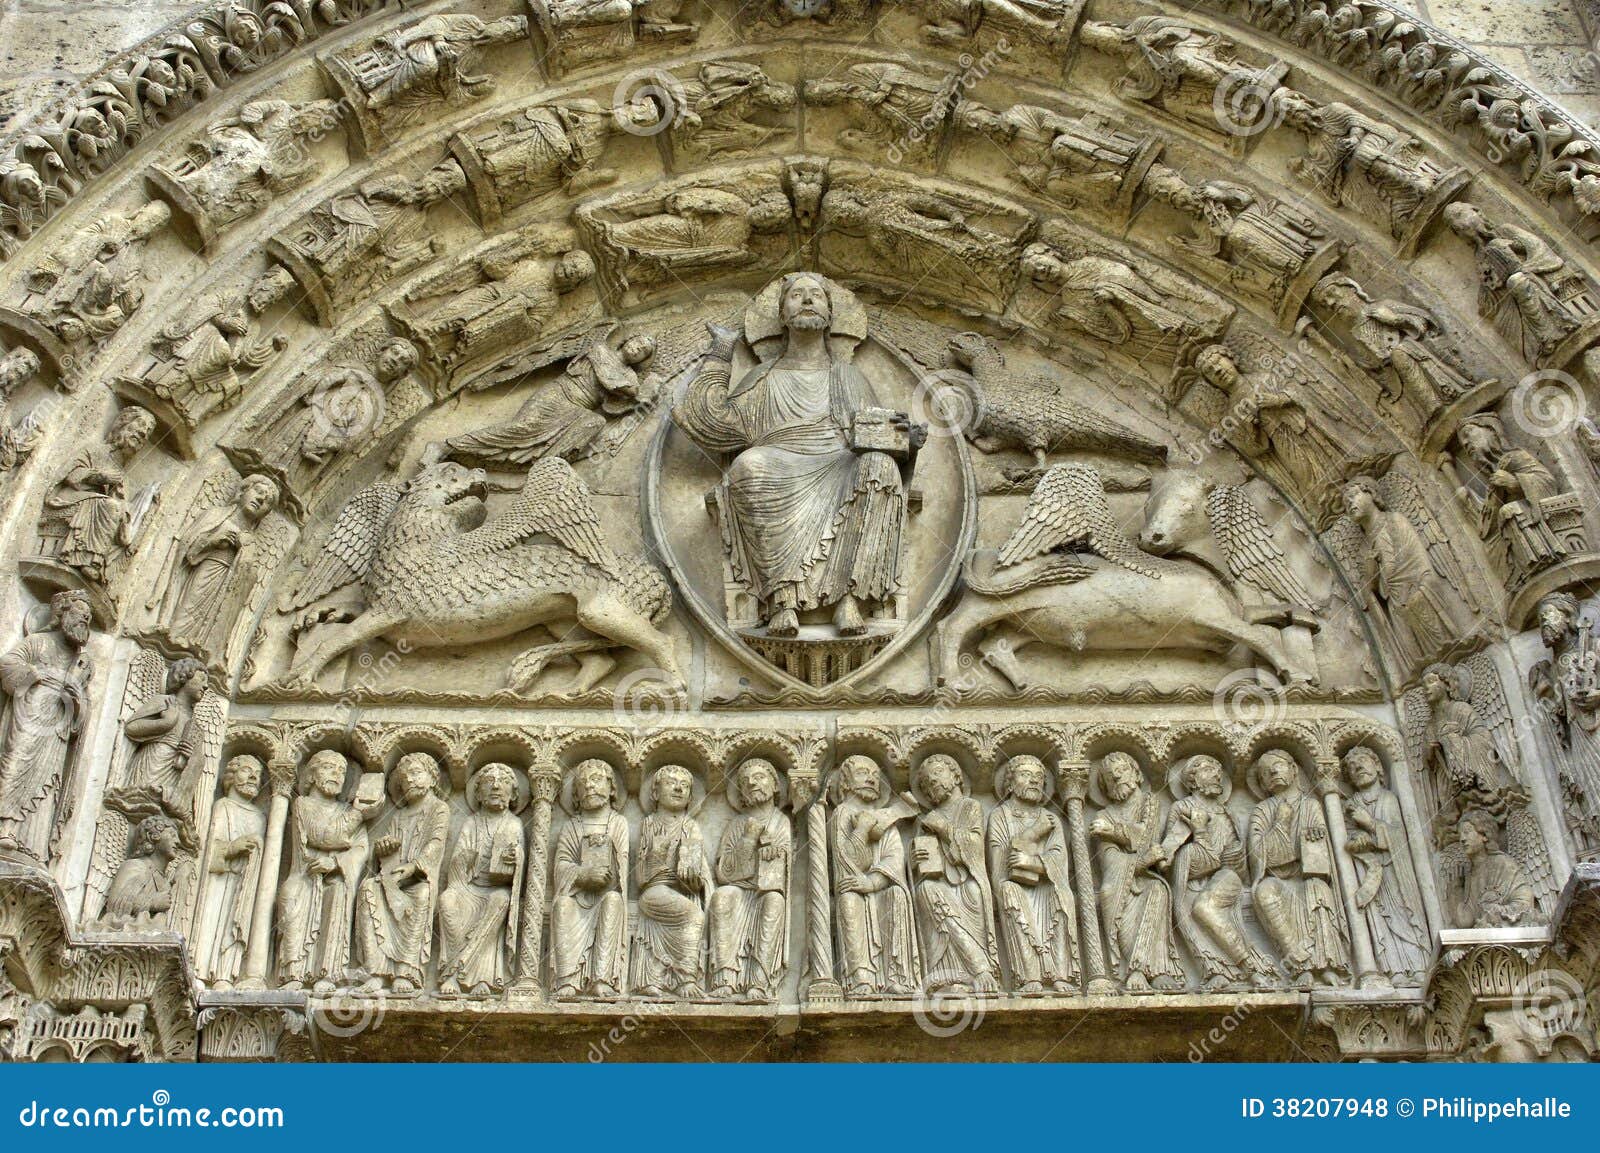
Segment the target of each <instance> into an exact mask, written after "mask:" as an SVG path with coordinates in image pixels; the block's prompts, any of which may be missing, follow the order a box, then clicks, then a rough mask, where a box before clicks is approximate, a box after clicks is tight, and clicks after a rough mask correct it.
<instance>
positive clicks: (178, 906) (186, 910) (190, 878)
mask: <svg viewBox="0 0 1600 1153" xmlns="http://www.w3.org/2000/svg"><path fill="white" fill-rule="evenodd" d="M227 719H228V702H227V701H226V700H225V699H224V698H223V696H222V694H220V693H218V692H216V691H215V690H214V689H211V690H207V692H206V694H205V695H204V696H203V697H201V698H200V699H199V700H198V701H196V702H195V706H194V716H193V718H192V719H191V720H190V732H191V733H193V734H194V736H195V742H194V756H193V757H192V759H191V760H190V762H189V767H188V768H187V769H185V770H184V776H183V781H182V786H181V791H182V795H183V796H184V797H186V798H189V802H188V803H189V811H188V812H186V813H185V814H184V819H185V820H186V821H187V822H189V824H190V828H191V830H192V832H193V834H194V843H193V844H192V845H191V846H188V848H190V849H192V851H193V853H194V856H193V857H191V858H189V859H190V861H191V866H192V867H190V868H186V869H174V870H173V878H172V879H173V885H172V911H171V912H170V913H169V914H168V916H169V917H170V918H171V922H170V923H171V925H172V927H173V928H174V929H176V930H177V931H178V932H180V933H184V934H188V933H189V932H191V931H192V929H193V926H194V912H195V904H196V902H197V901H198V900H199V899H200V880H201V874H200V871H199V868H198V861H199V859H200V854H201V853H202V852H203V851H204V849H205V838H206V835H207V834H208V833H209V831H210V824H211V806H212V804H213V803H214V801H215V800H216V793H217V774H218V772H219V770H220V769H221V765H222V738H223V734H224V732H225V731H226V729H227Z"/></svg>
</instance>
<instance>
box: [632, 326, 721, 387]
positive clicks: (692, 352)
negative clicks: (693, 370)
mask: <svg viewBox="0 0 1600 1153" xmlns="http://www.w3.org/2000/svg"><path fill="white" fill-rule="evenodd" d="M651 335H652V336H653V337H655V341H656V354H655V356H654V357H653V358H652V359H651V360H650V363H649V368H648V369H647V372H648V375H649V376H652V377H654V378H655V379H656V380H658V381H659V382H660V385H661V387H660V388H659V389H657V390H656V392H655V393H653V394H652V395H656V396H670V395H671V391H670V389H669V388H668V386H669V385H670V384H671V382H672V381H673V379H674V378H675V377H677V376H678V374H679V373H681V372H683V370H684V369H686V368H688V367H689V366H690V365H691V364H693V363H694V362H695V361H696V360H698V359H699V358H700V357H701V355H703V354H704V353H705V351H706V349H707V348H708V347H709V343H710V342H709V339H708V337H707V335H706V326H705V322H704V321H702V320H701V319H700V318H698V317H696V318H695V319H693V320H686V321H684V322H683V323H681V324H676V325H672V326H671V327H668V328H661V329H656V330H653V331H652V332H651Z"/></svg>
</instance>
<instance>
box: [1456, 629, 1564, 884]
mask: <svg viewBox="0 0 1600 1153" xmlns="http://www.w3.org/2000/svg"><path fill="white" fill-rule="evenodd" d="M1465 663H1466V666H1467V668H1468V669H1469V670H1470V671H1471V673H1472V710H1473V712H1475V713H1477V715H1478V718H1479V719H1480V720H1482V721H1483V723H1484V724H1485V725H1486V726H1487V727H1488V729H1489V731H1490V732H1491V733H1493V734H1494V743H1495V748H1496V749H1498V750H1499V752H1500V762H1501V764H1503V765H1505V766H1506V769H1507V770H1508V771H1509V772H1510V774H1511V775H1512V776H1513V777H1515V778H1516V779H1517V783H1518V784H1519V785H1521V786H1523V787H1524V788H1525V787H1526V780H1525V778H1524V776H1523V773H1522V768H1521V766H1522V759H1521V757H1520V756H1518V753H1517V733H1516V722H1515V721H1514V720H1513V719H1512V716H1511V705H1510V702H1508V701H1507V700H1506V693H1505V686H1503V685H1502V684H1501V683H1500V674H1499V673H1498V672H1497V671H1496V670H1495V667H1494V661H1493V660H1492V659H1491V657H1490V656H1489V654H1488V653H1478V654H1477V655H1476V656H1473V657H1470V658H1468V660H1467V661H1466V662H1465ZM1506 852H1508V853H1510V854H1511V856H1513V857H1514V858H1516V860H1517V862H1518V863H1519V864H1520V865H1521V866H1522V868H1523V870H1524V871H1525V872H1526V873H1527V874H1528V881H1529V883H1530V884H1531V885H1532V886H1533V891H1534V893H1536V894H1537V895H1538V897H1539V906H1540V908H1542V909H1544V910H1545V912H1547V913H1548V912H1549V911H1550V908H1551V902H1552V901H1553V900H1554V898H1555V893H1556V883H1555V878H1554V876H1552V875H1551V872H1550V851H1549V849H1548V847H1547V846H1546V845H1545V840H1544V831H1543V830H1542V829H1541V828H1540V827H1539V818H1538V816H1537V815H1536V814H1535V813H1533V811H1532V810H1531V809H1530V808H1529V807H1528V806H1526V805H1522V806H1514V807H1512V808H1511V809H1510V810H1509V811H1507V813H1506Z"/></svg>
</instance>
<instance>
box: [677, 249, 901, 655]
mask: <svg viewBox="0 0 1600 1153" xmlns="http://www.w3.org/2000/svg"><path fill="white" fill-rule="evenodd" d="M768 295H769V294H768V293H763V294H762V297H761V298H758V299H757V305H756V307H757V309H759V308H760V306H761V305H762V301H763V298H765V297H767V296H768ZM776 296H777V318H776V319H777V321H778V324H777V325H772V326H771V328H772V333H771V334H772V335H777V334H779V333H781V335H782V337H783V349H782V352H781V353H780V354H779V355H778V356H777V357H776V358H774V359H772V360H768V361H764V362H763V363H761V364H758V365H756V366H755V367H754V368H752V369H750V370H749V371H748V372H746V373H745V374H744V375H743V376H742V377H740V378H739V380H738V381H737V383H735V382H734V381H733V377H732V362H733V353H734V343H735V341H736V339H737V336H736V334H735V333H734V332H733V331H731V330H728V329H721V328H713V329H712V337H713V341H712V347H711V351H710V353H709V355H708V356H707V358H706V360H705V361H704V363H703V365H702V367H701V369H700V371H699V373H698V374H697V375H696V376H695V378H694V379H693V380H692V381H690V383H689V385H688V388H687V390H686V392H685V394H684V396H683V398H682V399H681V400H680V401H679V402H678V403H677V405H676V406H675V407H674V409H673V419H674V420H675V421H676V422H677V424H678V426H679V427H680V428H681V429H683V431H684V432H685V433H687V434H688V436H689V437H690V439H692V440H693V441H694V442H695V443H696V444H698V445H699V446H700V447H701V448H703V449H705V450H706V451H708V452H715V453H731V454H733V460H732V462H731V463H730V464H729V465H728V467H727V468H726V470H725V471H724V473H723V479H722V483H721V485H720V486H719V487H718V490H717V498H718V502H719V507H720V509H721V522H722V537H723V547H724V548H725V549H726V550H727V554H728V558H729V561H730V564H731V566H732V569H733V573H734V576H735V578H736V579H738V580H739V581H740V583H742V584H743V585H744V586H745V587H746V588H748V589H749V590H750V591H751V592H752V593H753V594H754V596H755V598H756V600H757V602H758V603H759V604H760V606H761V610H760V611H761V620H762V623H763V624H764V626H765V630H766V633H767V635H769V636H776V637H792V636H795V635H796V634H797V633H798V632H799V630H800V625H801V621H802V614H813V613H814V612H816V611H817V610H825V611H829V612H831V616H832V622H833V625H834V627H835V628H836V630H837V631H838V633H839V635H841V636H857V635H860V634H862V633H864V632H866V631H867V627H868V623H867V622H868V617H869V616H870V615H872V614H873V613H875V612H879V611H880V610H882V609H884V608H885V607H886V606H889V605H891V604H892V601H893V599H894V597H895V596H896V594H897V593H898V592H899V589H900V555H901V547H900V538H901V532H902V529H903V527H904V524H905V514H906V494H905V484H904V480H903V478H902V475H901V461H908V460H909V459H910V457H911V455H912V453H913V452H914V451H915V447H916V445H917V444H918V443H919V440H920V436H919V434H920V433H921V432H922V431H923V430H922V429H920V428H919V427H914V426H913V425H912V423H911V421H910V419H909V418H908V417H907V416H906V415H905V414H904V413H897V412H892V411H890V410H887V409H884V408H881V407H879V405H878V403H877V400H876V397H875V396H874V394H873V389H872V386H871V384H870V383H869V382H868V381H867V378H866V376H865V375H864V374H863V373H862V372H861V371H860V370H859V369H858V368H856V367H855V365H854V364H852V363H851V361H850V353H849V346H848V344H847V342H846V339H845V337H846V336H847V335H855V336H856V337H857V339H859V336H860V334H859V333H857V334H845V333H843V332H842V330H841V329H840V327H839V325H840V312H841V309H840V301H841V299H843V298H844V297H846V296H848V293H847V291H846V290H844V289H842V288H840V287H839V286H838V285H836V284H834V283H833V282H832V281H830V280H828V279H826V278H825V277H822V276H819V275H817V274H815V273H809V272H799V273H794V274H792V275H790V276H787V277H785V278H784V279H783V281H782V283H781V285H780V286H779V291H778V292H777V294H776ZM755 311H756V310H754V309H753V310H752V314H754V313H755ZM752 314H747V320H746V327H747V332H746V335H747V336H748V337H749V338H750V339H751V341H752V342H755V341H757V340H758V339H760V337H761V336H762V335H764V334H759V333H757V332H754V331H751V324H752V320H751V315H752ZM754 323H756V324H759V323H760V319H759V318H757V320H755V321H754ZM830 337H834V338H835V339H830Z"/></svg>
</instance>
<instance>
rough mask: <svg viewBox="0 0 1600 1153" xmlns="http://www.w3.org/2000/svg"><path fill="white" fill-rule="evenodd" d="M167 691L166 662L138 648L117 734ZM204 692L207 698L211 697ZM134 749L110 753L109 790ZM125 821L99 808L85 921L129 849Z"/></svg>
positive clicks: (100, 904) (120, 745) (121, 744)
mask: <svg viewBox="0 0 1600 1153" xmlns="http://www.w3.org/2000/svg"><path fill="white" fill-rule="evenodd" d="M166 688H167V659H166V658H165V657H164V656H162V655H161V654H160V653H158V652H156V651H155V650H154V649H140V650H139V652H138V655H137V656H135V657H134V658H133V661H132V662H131V663H130V664H129V666H128V684H127V687H126V688H125V689H124V690H123V693H122V712H121V716H120V717H119V718H118V723H117V728H118V730H119V731H120V730H121V728H122V726H123V725H124V724H126V723H127V721H128V718H129V717H130V716H132V715H133V712H134V710H135V709H137V708H139V706H140V705H143V704H144V703H145V702H146V701H150V700H154V699H155V698H156V697H159V696H160V695H161V694H162V693H164V692H165V691H166ZM214 695H215V694H213V693H207V694H206V696H208V697H209V696H214ZM132 753H133V750H132V747H131V745H130V744H129V742H127V741H125V740H118V741H117V744H116V751H115V752H114V753H113V754H112V757H113V759H112V762H111V772H110V774H109V775H108V776H107V778H106V780H107V782H108V786H109V787H110V788H116V787H118V786H120V785H122V784H123V783H124V774H125V773H126V772H127V765H128V758H129V757H130V756H132ZM132 831H133V830H132V826H130V825H129V824H128V818H127V817H126V816H125V815H123V814H122V813H120V812H118V811H117V810H116V809H113V808H110V807H109V806H101V809H100V819H99V821H98V822H97V823H96V826H95V835H94V855H93V857H92V858H91V859H90V861H89V877H88V881H87V884H88V887H89V898H88V901H87V902H86V904H85V907H84V916H85V918H92V917H97V916H99V914H100V910H101V909H102V908H104V906H105V900H106V894H107V893H109V892H110V891H111V880H112V878H113V877H115V876H116V875H117V869H118V868H119V867H120V866H121V864H122V860H123V857H124V856H125V855H126V853H127V849H128V836H129V834H130V833H131V832H132Z"/></svg>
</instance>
